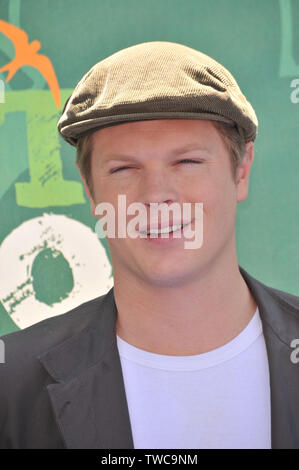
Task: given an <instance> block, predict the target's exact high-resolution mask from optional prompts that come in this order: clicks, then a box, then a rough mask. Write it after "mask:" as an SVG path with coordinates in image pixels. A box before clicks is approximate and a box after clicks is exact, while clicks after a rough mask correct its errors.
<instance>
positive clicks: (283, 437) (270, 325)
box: [239, 266, 299, 449]
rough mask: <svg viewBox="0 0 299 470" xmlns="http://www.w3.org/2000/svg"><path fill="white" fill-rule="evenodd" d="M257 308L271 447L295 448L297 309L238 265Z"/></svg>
mask: <svg viewBox="0 0 299 470" xmlns="http://www.w3.org/2000/svg"><path fill="white" fill-rule="evenodd" d="M239 269H240V272H241V274H242V276H243V278H244V280H245V281H246V283H247V285H248V287H249V289H250V290H251V292H252V295H253V297H254V298H255V301H256V303H257V305H258V308H259V313H260V317H261V321H262V325H263V333H264V338H265V343H266V349H267V354H268V362H269V374H270V388H271V432H272V448H274V449H275V448H276V449H284V448H285V449H291V448H299V363H294V362H292V361H291V353H292V352H293V351H294V349H293V348H292V347H291V342H292V340H293V339H297V338H299V307H298V305H295V303H293V302H292V296H291V295H289V294H286V293H284V292H281V291H278V290H277V289H272V288H270V287H268V286H265V285H264V284H262V283H261V282H259V281H257V280H256V279H254V278H253V277H251V276H250V275H249V274H248V273H247V272H246V271H245V270H244V269H242V268H241V267H240V266H239Z"/></svg>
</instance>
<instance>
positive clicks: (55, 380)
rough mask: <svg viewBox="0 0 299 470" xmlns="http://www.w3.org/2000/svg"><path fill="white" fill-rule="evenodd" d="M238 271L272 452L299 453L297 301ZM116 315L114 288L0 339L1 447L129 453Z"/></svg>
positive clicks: (298, 334) (129, 436)
mask: <svg viewBox="0 0 299 470" xmlns="http://www.w3.org/2000/svg"><path fill="white" fill-rule="evenodd" d="M239 269H240V272H241V274H242V276H243V278H244V279H245V281H246V283H247V285H248V287H249V289H250V290H251V292H252V295H253V297H254V298H255V301H256V303H257V305H258V307H259V311H260V315H261V320H262V324H263V331H264V336H265V341H266V347H267V353H268V360H269V367H270V386H271V420H272V448H299V363H294V362H292V361H291V359H290V356H291V353H292V352H293V351H294V348H292V347H291V346H290V344H291V341H292V340H293V339H297V338H298V339H299V297H297V296H293V295H291V294H288V293H285V292H282V291H279V290H277V289H273V288H270V287H267V286H265V285H264V284H262V283H261V282H259V281H257V280H256V279H254V278H253V277H251V276H250V275H249V274H248V273H247V272H246V271H245V270H244V269H242V268H241V267H240V266H239ZM116 316H117V310H116V306H115V301H114V294H113V288H112V289H111V290H110V291H109V292H108V293H107V294H106V295H103V296H101V297H99V298H97V299H94V300H91V301H90V302H87V303H85V304H83V305H81V306H79V307H77V308H75V309H74V310H72V311H71V312H68V313H67V314H64V315H59V316H56V317H52V318H49V319H46V320H44V321H42V322H39V323H37V324H35V325H33V326H31V327H29V328H26V329H24V330H22V331H17V332H14V333H10V334H8V335H6V336H3V337H2V339H3V340H4V342H5V355H6V357H5V361H6V362H5V363H4V364H0V448H34V449H38V448H51V449H54V448H57V449H58V448H69V449H79V448H80V449H85V448H93V449H133V448H134V445H133V437H132V430H131V425H130V418H129V412H128V406H127V401H126V395H125V388H124V382H123V376H122V369H121V363H120V358H119V354H118V349H117V342H116V333H115V322H116ZM144 425H145V426H146V423H144ZM244 425H245V426H246V423H244Z"/></svg>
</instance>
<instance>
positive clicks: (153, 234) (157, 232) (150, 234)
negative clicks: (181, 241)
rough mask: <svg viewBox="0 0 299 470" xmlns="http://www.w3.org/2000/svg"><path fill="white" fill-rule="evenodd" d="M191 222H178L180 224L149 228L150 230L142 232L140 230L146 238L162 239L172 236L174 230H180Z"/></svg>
mask: <svg viewBox="0 0 299 470" xmlns="http://www.w3.org/2000/svg"><path fill="white" fill-rule="evenodd" d="M190 223H191V222H187V223H185V224H180V225H171V226H168V227H164V228H160V229H159V228H156V229H150V230H147V231H143V232H140V233H141V234H142V235H146V238H148V239H157V238H162V239H167V238H173V237H172V234H173V233H175V232H180V231H182V230H183V229H184V227H186V226H187V225H189V224H190ZM162 235H169V237H167V236H164V237H162Z"/></svg>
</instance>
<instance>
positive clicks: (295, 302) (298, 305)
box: [266, 286, 299, 315]
mask: <svg viewBox="0 0 299 470" xmlns="http://www.w3.org/2000/svg"><path fill="white" fill-rule="evenodd" d="M266 287H267V289H269V290H270V292H271V293H272V294H273V295H274V296H275V297H276V299H277V300H278V301H282V302H283V303H287V304H288V306H291V307H292V308H293V309H295V310H296V311H297V312H298V315H299V296H297V295H294V294H290V293H289V292H286V291H283V290H280V289H276V288H274V287H270V286H266Z"/></svg>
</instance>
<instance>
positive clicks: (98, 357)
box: [39, 288, 134, 449]
mask: <svg viewBox="0 0 299 470" xmlns="http://www.w3.org/2000/svg"><path fill="white" fill-rule="evenodd" d="M97 305H98V304H97ZM116 315H117V309H116V305H115V302H114V296H113V288H112V289H111V290H110V291H109V292H108V293H107V294H106V296H105V297H104V300H103V303H102V304H101V308H100V309H99V311H98V312H96V315H95V319H94V320H93V321H92V322H91V324H90V326H89V327H88V328H85V329H84V330H83V331H81V332H79V333H77V334H76V335H74V336H71V337H70V338H69V339H67V340H66V341H65V342H63V343H62V344H60V345H58V346H56V347H55V348H52V349H51V350H50V351H48V352H46V353H44V354H43V355H41V356H40V357H39V360H40V362H41V363H42V365H43V366H44V367H45V369H46V370H47V371H48V373H49V374H50V375H51V377H52V378H53V379H54V380H55V382H54V383H51V384H50V385H48V386H47V389H48V393H49V396H50V400H51V404H52V407H53V411H54V414H55V417H56V421H57V425H58V427H59V429H60V431H61V434H62V437H63V440H64V443H65V446H66V447H67V448H69V449H87V448H89V449H133V448H134V447H133V437H132V430H131V424H130V418H129V412H128V406H127V400H126V394H125V387H124V382H123V375H122V368H121V363H120V358H119V353H118V349H117V342H116V334H115V322H116Z"/></svg>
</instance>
